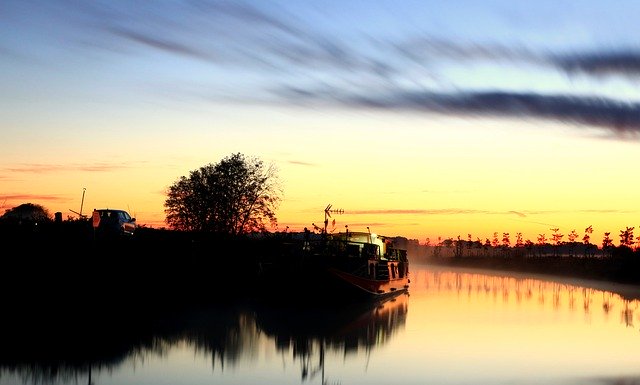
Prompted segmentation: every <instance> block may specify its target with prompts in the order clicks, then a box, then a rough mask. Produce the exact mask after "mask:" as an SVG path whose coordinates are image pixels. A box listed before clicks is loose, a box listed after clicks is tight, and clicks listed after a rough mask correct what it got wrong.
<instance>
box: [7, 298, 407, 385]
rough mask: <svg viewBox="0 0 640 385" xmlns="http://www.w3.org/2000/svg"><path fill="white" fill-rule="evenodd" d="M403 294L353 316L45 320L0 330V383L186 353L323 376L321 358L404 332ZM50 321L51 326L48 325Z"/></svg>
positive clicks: (293, 311)
mask: <svg viewBox="0 0 640 385" xmlns="http://www.w3.org/2000/svg"><path fill="white" fill-rule="evenodd" d="M407 298H408V294H403V295H399V296H397V297H395V298H391V299H388V300H385V301H383V302H377V303H371V304H368V305H367V306H362V307H359V308H356V307H353V306H351V307H349V308H319V307H300V306H296V307H293V306H291V307H288V306H277V307H274V306H272V305H269V306H266V305H260V304H255V303H251V304H250V303H242V304H233V305H228V304H227V305H217V306H209V307H207V308H199V309H196V310H189V311H184V312H181V313H180V314H172V315H171V314H162V316H160V317H158V316H156V315H154V316H150V315H146V316H141V315H137V316H128V315H124V314H119V316H117V317H116V316H111V317H104V318H101V319H98V318H96V317H95V314H93V315H92V317H88V318H85V319H80V318H78V317H77V314H74V315H73V317H70V318H61V316H60V314H56V315H54V314H49V315H48V316H47V317H46V320H45V319H44V318H40V319H30V320H26V319H19V317H12V318H11V319H13V321H12V322H1V323H0V340H2V341H3V343H2V344H1V345H0V378H6V376H8V375H11V376H13V377H15V378H18V379H19V380H20V382H22V383H34V384H35V383H74V384H77V383H88V384H92V383H93V381H95V379H96V378H98V376H99V374H101V373H111V372H113V371H115V370H117V369H118V368H119V367H121V366H123V365H124V364H125V363H126V364H127V365H133V366H135V365H138V364H143V363H144V362H145V361H148V360H149V359H150V358H152V357H166V356H168V355H169V354H170V352H171V351H172V350H173V349H184V348H185V347H186V349H189V350H192V351H193V353H194V354H196V355H204V356H205V357H209V358H210V360H211V364H212V367H213V368H214V371H215V370H216V369H217V370H220V371H221V370H224V368H225V367H228V366H234V365H239V364H240V363H242V364H246V363H250V364H251V363H252V364H254V365H257V363H256V362H255V356H256V355H257V354H259V353H257V352H259V351H260V350H261V349H264V346H265V345H270V346H271V348H270V349H272V350H274V351H277V352H279V354H282V355H283V357H285V358H288V359H293V360H294V361H295V360H299V361H300V362H301V363H302V373H301V377H302V380H303V381H304V380H305V379H309V378H313V377H314V376H316V375H318V374H322V375H323V383H324V354H325V352H328V351H334V352H341V353H342V354H345V355H346V354H349V352H355V351H361V350H363V349H364V350H366V351H371V350H373V349H375V348H376V347H377V346H380V345H381V344H385V343H386V342H387V341H389V339H391V338H392V337H393V335H394V333H395V332H396V331H397V330H398V328H400V327H402V326H403V325H404V324H405V320H406V315H407V310H408V301H407ZM5 314H7V313H5ZM54 319H55V321H52V320H54Z"/></svg>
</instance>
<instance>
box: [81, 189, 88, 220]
mask: <svg viewBox="0 0 640 385" xmlns="http://www.w3.org/2000/svg"><path fill="white" fill-rule="evenodd" d="M85 191H87V188H86V187H83V188H82V202H80V218H82V206H84V192H85Z"/></svg>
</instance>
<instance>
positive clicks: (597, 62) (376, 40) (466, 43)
mask: <svg viewBox="0 0 640 385" xmlns="http://www.w3.org/2000/svg"><path fill="white" fill-rule="evenodd" d="M638 20H640V2H638V1H615V2H603V1H563V2H558V1H535V2H523V1H509V0H493V1H444V2H443V1H417V0H416V1H405V0H394V1H364V0H363V1H349V0H340V1H266V0H260V1H224V2H223V1H208V0H192V1H151V2H138V1H115V0H108V1H107V0H105V1H80V0H69V1H54V0H51V1H31V0H3V1H2V2H0V31H1V32H2V33H0V56H1V57H2V60H0V90H1V92H0V130H1V131H0V132H1V140H0V214H2V213H3V212H4V211H5V210H6V209H9V208H12V207H15V206H17V205H20V204H23V203H35V204H40V205H42V206H44V207H45V208H47V209H48V210H49V211H50V212H51V213H52V214H53V213H54V212H57V211H60V212H62V213H63V217H64V218H67V217H68V216H70V217H74V216H75V214H73V212H72V211H71V210H74V211H79V210H80V206H81V200H82V196H83V191H84V194H85V198H84V204H83V213H88V212H90V210H92V209H93V208H101V207H110V208H122V209H125V210H128V211H129V212H130V213H131V214H132V215H133V216H135V217H136V218H137V220H138V223H140V224H143V225H147V226H153V227H162V226H165V223H164V218H165V215H164V201H165V197H166V196H165V191H166V189H167V188H168V186H170V185H171V184H173V183H174V182H175V181H176V180H177V179H178V178H179V177H180V176H188V175H189V172H190V171H192V170H195V169H198V168H200V167H202V166H204V165H206V164H209V163H217V162H219V161H220V160H221V159H223V158H224V157H227V156H230V155H231V154H233V153H238V152H239V153H242V154H244V155H246V156H251V157H258V158H260V159H261V160H263V161H264V162H265V163H266V164H273V165H275V166H276V167H277V169H278V175H279V179H280V181H281V186H282V191H283V200H282V202H281V204H280V206H279V207H278V209H277V212H276V214H277V217H278V221H279V226H278V229H277V230H284V229H285V228H286V227H287V226H289V229H290V230H293V231H298V230H301V229H302V228H303V227H305V226H307V227H310V226H311V223H312V222H315V223H316V224H321V223H322V220H323V219H324V216H323V209H324V208H325V206H327V205H328V204H332V205H333V207H334V208H341V209H344V210H345V213H344V214H342V215H336V216H334V218H335V219H336V225H337V230H343V229H344V225H349V229H351V230H363V231H366V226H370V228H371V231H373V232H376V233H379V234H384V235H401V236H406V237H408V238H413V239H418V240H419V241H420V242H425V240H426V238H430V239H431V241H432V242H433V241H435V240H436V239H437V238H438V237H442V238H448V237H453V238H455V237H457V236H458V235H460V236H461V237H462V238H464V239H466V238H467V234H471V236H472V238H473V239H476V238H481V239H482V240H484V239H485V238H489V237H492V235H493V233H494V232H498V233H499V234H500V238H502V233H510V235H511V239H512V242H515V237H516V233H518V232H520V233H522V234H523V237H524V238H525V239H531V240H532V241H534V242H535V240H536V238H537V237H538V235H539V234H546V236H547V238H550V237H551V234H552V231H551V229H552V228H559V229H560V233H562V234H565V237H564V239H563V240H567V234H569V233H570V232H571V230H574V229H575V230H576V232H577V233H578V234H579V235H580V239H581V238H582V235H583V234H584V229H585V228H587V227H588V226H590V225H591V226H593V230H594V231H593V234H592V237H593V241H594V243H598V242H600V241H601V238H602V234H603V233H604V232H605V231H607V232H611V237H612V238H613V239H614V243H615V244H616V245H617V244H618V243H619V236H618V235H619V233H620V230H622V229H625V228H626V227H635V228H636V232H635V235H636V236H638V235H640V193H639V191H640V174H639V170H640V141H639V139H640V136H639V132H640V86H639V85H640V84H639V83H640V41H639V40H638V36H637V31H638V27H637V25H638ZM83 189H86V190H83Z"/></svg>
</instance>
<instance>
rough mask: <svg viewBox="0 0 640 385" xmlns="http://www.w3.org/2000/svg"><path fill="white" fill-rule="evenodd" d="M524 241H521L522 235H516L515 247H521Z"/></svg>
mask: <svg viewBox="0 0 640 385" xmlns="http://www.w3.org/2000/svg"><path fill="white" fill-rule="evenodd" d="M523 246H524V241H523V239H522V233H516V247H523Z"/></svg>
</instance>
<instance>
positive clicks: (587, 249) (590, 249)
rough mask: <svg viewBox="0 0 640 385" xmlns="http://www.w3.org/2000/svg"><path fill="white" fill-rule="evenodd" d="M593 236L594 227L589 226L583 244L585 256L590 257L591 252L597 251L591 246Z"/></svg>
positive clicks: (585, 230) (585, 231)
mask: <svg viewBox="0 0 640 385" xmlns="http://www.w3.org/2000/svg"><path fill="white" fill-rule="evenodd" d="M591 234H593V226H591V225H589V227H587V228H586V229H584V237H582V243H584V245H585V248H584V256H585V257H588V256H590V254H591V252H593V250H594V249H595V246H594V245H592V244H591V242H590V241H591Z"/></svg>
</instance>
